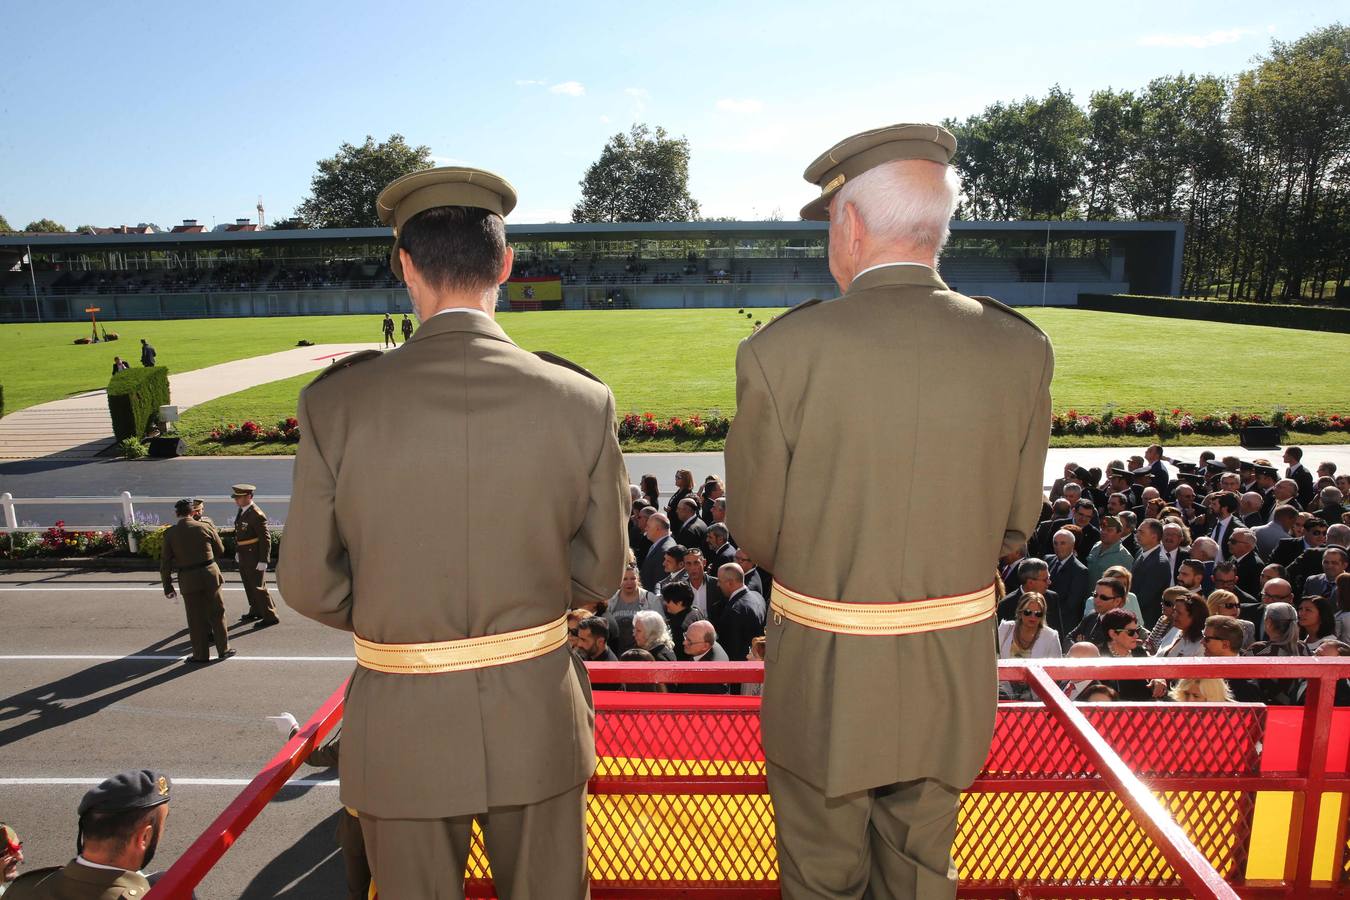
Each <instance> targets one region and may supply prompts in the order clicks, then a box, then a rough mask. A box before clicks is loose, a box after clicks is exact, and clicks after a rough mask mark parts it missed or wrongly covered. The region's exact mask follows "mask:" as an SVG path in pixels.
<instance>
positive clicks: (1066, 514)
mask: <svg viewBox="0 0 1350 900" xmlns="http://www.w3.org/2000/svg"><path fill="white" fill-rule="evenodd" d="M1072 512H1073V507H1072V506H1070V505H1069V501H1068V500H1065V499H1064V498H1063V497H1061V498H1059V499H1058V500H1056V501H1055V502H1054V503H1053V504H1052V505H1051V507H1050V518H1048V519H1045V520H1043V521H1041V522H1039V523H1037V525H1036V529H1035V531H1033V532H1032V535H1031V539H1030V540H1029V541H1027V556H1030V557H1035V558H1037V559H1039V558H1040V557H1043V556H1045V555H1046V554H1048V553H1049V552H1050V550H1051V549H1052V548H1051V543H1050V539H1051V538H1052V537H1054V535H1055V532H1056V531H1058V530H1059V529H1060V528H1061V527H1062V526H1063V525H1064V524H1065V523H1067V522H1071V521H1073V519H1072Z"/></svg>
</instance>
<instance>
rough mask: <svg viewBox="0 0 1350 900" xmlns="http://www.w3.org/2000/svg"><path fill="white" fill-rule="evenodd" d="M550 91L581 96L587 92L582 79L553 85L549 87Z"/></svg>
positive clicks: (570, 95) (551, 92)
mask: <svg viewBox="0 0 1350 900" xmlns="http://www.w3.org/2000/svg"><path fill="white" fill-rule="evenodd" d="M548 92H549V93H550V94H566V95H567V96H569V97H580V96H581V95H582V94H584V93H586V86H585V85H584V84H582V83H581V82H580V81H564V82H562V83H560V84H555V85H553V87H551V88H549V89H548Z"/></svg>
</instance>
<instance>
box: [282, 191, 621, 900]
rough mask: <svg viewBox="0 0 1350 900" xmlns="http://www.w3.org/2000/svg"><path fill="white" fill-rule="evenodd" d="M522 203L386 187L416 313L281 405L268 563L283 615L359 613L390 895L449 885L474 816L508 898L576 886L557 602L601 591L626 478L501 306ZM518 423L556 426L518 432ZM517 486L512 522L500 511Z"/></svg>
mask: <svg viewBox="0 0 1350 900" xmlns="http://www.w3.org/2000/svg"><path fill="white" fill-rule="evenodd" d="M515 201H516V195H515V191H514V189H513V188H512V187H511V186H510V185H509V184H508V183H507V182H506V181H505V180H504V179H502V178H500V177H499V176H497V175H494V174H492V173H490V172H486V171H483V170H481V169H472V168H461V167H448V168H438V169H429V170H425V171H421V172H417V173H414V174H411V175H406V176H404V177H402V178H400V179H398V180H396V181H394V182H393V183H392V184H390V185H389V186H388V187H386V188H385V190H384V191H383V192H382V193H381V194H380V196H379V199H378V202H377V210H378V212H379V215H380V217H381V219H382V220H383V221H384V222H386V223H389V224H392V225H393V227H394V249H393V253H392V254H391V256H390V264H391V268H392V270H393V272H394V273H395V275H397V276H398V277H399V278H400V279H401V280H402V281H403V282H404V283H405V284H406V285H407V287H408V294H409V296H410V298H411V300H412V305H413V309H414V311H415V314H416V316H417V318H418V319H419V321H420V322H421V325H420V327H419V328H418V329H417V331H416V332H415V333H414V334H413V336H412V339H411V340H409V341H408V342H407V343H406V344H404V345H403V346H402V347H400V348H399V350H398V352H397V353H387V354H382V353H379V352H377V351H368V352H366V353H361V354H354V355H351V356H348V357H345V358H344V359H343V360H342V361H341V362H340V363H339V364H338V365H336V366H333V367H330V368H329V369H328V370H326V371H325V372H324V374H322V375H320V376H319V377H318V378H317V379H316V380H315V381H314V382H313V383H312V384H310V385H309V386H308V387H307V388H305V390H304V391H303V392H302V393H301V395H300V403H299V408H298V410H297V412H296V418H297V419H299V421H300V431H301V434H302V435H303V437H302V438H301V441H300V445H299V447H298V448H297V452H296V459H295V469H294V485H293V487H292V490H291V506H290V511H289V513H288V516H287V522H286V541H285V542H284V543H283V544H282V548H281V564H280V566H279V567H278V579H279V583H280V586H281V588H282V591H283V595H284V598H285V601H286V603H287V604H289V605H290V606H291V607H292V608H294V609H295V610H296V611H297V612H299V613H301V614H302V615H305V616H308V617H310V618H312V619H315V620H317V621H319V622H322V623H324V624H326V625H330V626H332V627H334V628H339V629H342V630H345V631H350V632H353V646H354V649H355V654H356V658H357V665H356V669H355V671H354V673H353V675H352V678H351V683H350V686H349V688H348V693H347V705H346V709H345V711H344V727H343V740H342V755H341V759H340V762H339V768H340V773H339V775H340V779H341V783H342V787H341V792H342V802H343V803H344V804H345V805H346V806H349V807H351V808H353V809H355V810H357V811H358V812H359V814H360V819H361V830H362V832H363V834H364V839H365V844H366V852H367V856H368V858H369V860H370V867H371V870H372V873H373V875H374V880H375V882H376V884H378V886H379V892H380V896H381V897H382V898H386V900H407V898H416V900H422V898H429V897H458V896H463V894H462V891H463V882H462V878H463V873H464V867H465V863H466V860H467V858H468V854H469V842H470V835H471V829H472V825H473V822H474V820H475V818H476V819H477V820H478V823H479V825H480V826H481V827H482V830H483V834H484V838H485V842H486V848H487V854H488V858H489V860H490V863H491V866H492V875H493V879H494V881H495V885H496V890H497V895H498V896H500V897H502V898H503V900H520V898H549V900H553V898H562V900H566V898H580V897H584V896H586V895H587V892H588V877H587V866H586V830H585V829H586V815H585V802H586V801H585V789H586V782H587V779H589V778H590V776H591V774H592V771H593V770H594V767H595V740H594V733H593V724H594V712H593V706H592V702H591V693H590V686H589V681H588V679H587V677H586V673H585V669H584V668H583V666H582V664H581V662H580V661H579V660H577V659H576V657H575V656H574V655H573V654H572V652H571V650H570V649H569V647H568V632H567V611H568V609H570V608H584V607H588V606H594V605H596V604H599V603H603V602H604V601H606V600H607V599H608V598H609V597H610V595H611V594H613V593H614V591H615V589H616V588H617V587H618V584H619V580H620V577H621V575H622V573H623V564H624V556H625V552H626V543H627V534H626V529H627V520H628V503H629V492H628V476H627V474H626V472H625V471H624V466H623V457H622V455H621V454H620V452H619V443H618V437H617V433H616V427H615V417H614V397H613V394H611V393H610V391H609V389H608V388H607V387H606V386H605V385H604V384H603V383H601V382H600V381H599V380H598V379H596V378H595V377H594V376H592V375H590V374H589V373H588V372H586V371H585V370H584V369H581V368H580V367H578V366H575V365H573V364H571V363H569V362H567V361H566V360H563V359H560V358H558V357H555V356H551V355H549V354H542V353H541V354H537V355H536V354H533V353H529V352H527V351H525V350H522V349H521V348H520V347H518V346H516V344H515V343H514V342H513V341H512V340H511V338H510V337H508V336H507V334H506V332H505V331H503V330H502V328H501V326H500V325H498V324H497V323H496V321H495V320H494V312H495V309H496V301H497V296H498V291H499V286H500V285H501V284H502V282H504V281H505V280H506V279H507V278H508V277H509V275H510V273H511V263H512V258H513V253H512V250H511V248H510V247H509V245H507V243H506V231H505V224H504V222H503V217H504V216H505V215H506V214H507V213H509V212H510V211H511V209H512V207H514V206H515ZM390 396H398V397H399V402H398V403H397V404H391V403H390V402H389V397H390ZM523 421H528V422H531V423H534V426H535V427H538V428H540V429H542V430H543V432H544V433H547V434H549V435H551V436H552V437H551V439H550V440H549V441H547V442H538V441H522V440H520V423H521V422H523ZM513 503H519V504H524V503H528V504H529V505H530V508H531V511H532V515H531V516H530V517H529V520H528V521H526V520H524V519H522V518H520V517H516V516H501V515H498V514H497V512H498V511H499V510H500V509H501V508H502V505H503V504H507V505H511V504H513ZM390 509H397V510H398V515H399V521H400V527H398V528H391V527H390V520H389V510H390ZM411 735H415V736H416V740H409V736H411Z"/></svg>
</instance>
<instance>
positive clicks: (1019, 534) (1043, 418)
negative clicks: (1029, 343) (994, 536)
mask: <svg viewBox="0 0 1350 900" xmlns="http://www.w3.org/2000/svg"><path fill="white" fill-rule="evenodd" d="M1044 343H1045V362H1044V363H1043V364H1042V367H1041V381H1040V384H1039V385H1038V386H1037V395H1036V403H1035V406H1034V407H1033V408H1032V413H1031V422H1030V424H1029V425H1028V426H1027V432H1026V437H1025V438H1024V439H1023V441H1022V453H1021V456H1020V457H1019V460H1018V466H1017V484H1016V486H1015V487H1014V488H1013V499H1012V509H1010V510H1009V511H1008V524H1007V525H1006V526H1005V530H1004V532H1003V549H1002V550H1001V551H1000V554H999V555H1001V556H1002V555H1007V554H1009V553H1012V552H1013V551H1014V550H1016V549H1018V548H1019V547H1021V546H1022V545H1023V544H1025V543H1026V541H1027V537H1028V535H1030V534H1031V532H1032V531H1033V530H1034V529H1035V527H1036V520H1037V519H1038V518H1039V517H1040V514H1041V501H1042V497H1043V495H1044V486H1045V454H1046V450H1047V449H1049V446H1050V379H1051V378H1052V377H1054V374H1055V351H1054V348H1053V347H1051V346H1050V340H1049V339H1048V338H1046V339H1044ZM756 561H758V557H756ZM770 568H771V569H772V567H770Z"/></svg>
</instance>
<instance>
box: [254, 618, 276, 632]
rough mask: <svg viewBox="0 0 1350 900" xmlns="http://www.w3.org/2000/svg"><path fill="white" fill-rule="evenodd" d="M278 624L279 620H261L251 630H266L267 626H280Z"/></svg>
mask: <svg viewBox="0 0 1350 900" xmlns="http://www.w3.org/2000/svg"><path fill="white" fill-rule="evenodd" d="M280 622H281V620H280V619H263V620H262V621H260V622H259V623H258V624H256V625H254V626H253V628H254V629H255V630H256V629H259V628H267V627H268V626H269V625H277V624H280Z"/></svg>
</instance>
